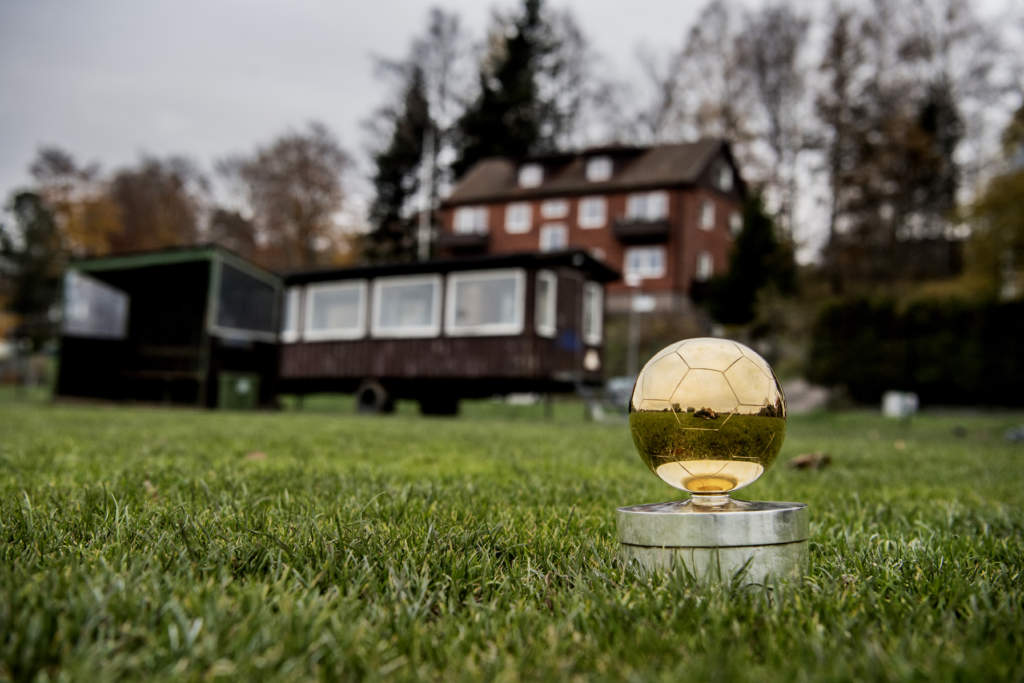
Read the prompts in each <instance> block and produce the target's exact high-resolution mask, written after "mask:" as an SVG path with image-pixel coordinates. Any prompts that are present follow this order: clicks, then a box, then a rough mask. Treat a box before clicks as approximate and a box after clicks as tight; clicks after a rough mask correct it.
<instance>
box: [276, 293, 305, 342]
mask: <svg viewBox="0 0 1024 683" xmlns="http://www.w3.org/2000/svg"><path fill="white" fill-rule="evenodd" d="M301 306H302V287H289V288H288V290H287V291H286V292H285V295H284V315H283V316H281V341H283V342H294V341H298V340H299V330H300V329H301V328H300V325H301V321H300V317H301V316H300V315H299V313H300V311H301Z"/></svg>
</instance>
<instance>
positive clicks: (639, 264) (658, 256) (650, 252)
mask: <svg viewBox="0 0 1024 683" xmlns="http://www.w3.org/2000/svg"><path fill="white" fill-rule="evenodd" d="M623 275H624V277H625V279H627V280H630V279H636V280H644V279H651V278H659V277H662V276H664V275H665V248H664V247H662V246H656V247H630V248H629V249H626V258H625V264H624V268H623Z"/></svg>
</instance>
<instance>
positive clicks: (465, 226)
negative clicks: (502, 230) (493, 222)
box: [452, 205, 490, 235]
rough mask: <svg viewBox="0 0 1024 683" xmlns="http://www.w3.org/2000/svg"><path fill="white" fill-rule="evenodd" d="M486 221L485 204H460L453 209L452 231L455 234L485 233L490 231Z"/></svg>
mask: <svg viewBox="0 0 1024 683" xmlns="http://www.w3.org/2000/svg"><path fill="white" fill-rule="evenodd" d="M487 223H488V216H487V207H486V206H479V205H477V206H460V207H457V208H456V209H455V216H454V218H453V220H452V232H454V233H455V234H456V235H486V234H487V233H488V232H489V231H490V228H489V226H488V225H487Z"/></svg>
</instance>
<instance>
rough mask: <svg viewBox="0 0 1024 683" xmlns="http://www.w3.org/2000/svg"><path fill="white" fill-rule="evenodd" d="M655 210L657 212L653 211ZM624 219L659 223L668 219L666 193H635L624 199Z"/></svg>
mask: <svg viewBox="0 0 1024 683" xmlns="http://www.w3.org/2000/svg"><path fill="white" fill-rule="evenodd" d="M655 208H657V209H658V210H657V211H655ZM626 217H627V218H629V219H632V220H642V221H660V220H665V219H666V218H668V193H667V192H665V191H664V190H655V191H654V192H635V193H633V194H631V195H629V196H628V197H627V198H626Z"/></svg>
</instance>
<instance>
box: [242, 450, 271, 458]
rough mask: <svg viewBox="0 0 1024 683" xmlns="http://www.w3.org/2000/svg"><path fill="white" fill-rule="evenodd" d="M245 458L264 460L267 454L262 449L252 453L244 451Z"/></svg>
mask: <svg viewBox="0 0 1024 683" xmlns="http://www.w3.org/2000/svg"><path fill="white" fill-rule="evenodd" d="M245 459H246V460H266V459H267V454H266V453H264V452H263V451H253V452H252V453H246V455H245Z"/></svg>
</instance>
